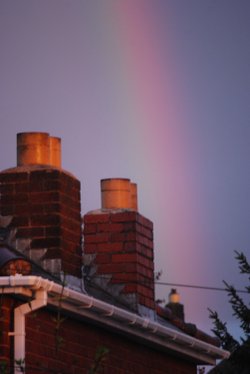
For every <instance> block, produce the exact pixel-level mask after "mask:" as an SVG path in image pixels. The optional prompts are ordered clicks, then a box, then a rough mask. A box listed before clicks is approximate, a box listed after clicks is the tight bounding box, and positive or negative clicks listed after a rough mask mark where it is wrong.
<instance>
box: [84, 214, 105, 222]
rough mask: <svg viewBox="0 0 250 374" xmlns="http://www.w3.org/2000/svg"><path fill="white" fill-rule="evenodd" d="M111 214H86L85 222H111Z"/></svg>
mask: <svg viewBox="0 0 250 374" xmlns="http://www.w3.org/2000/svg"><path fill="white" fill-rule="evenodd" d="M109 219H110V215H109V214H108V213H104V214H85V216H84V217H83V221H84V223H85V224H88V223H100V222H109Z"/></svg>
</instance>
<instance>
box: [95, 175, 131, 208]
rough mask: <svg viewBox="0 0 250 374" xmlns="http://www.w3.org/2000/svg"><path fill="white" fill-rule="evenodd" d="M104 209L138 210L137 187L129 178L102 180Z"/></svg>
mask: <svg viewBox="0 0 250 374" xmlns="http://www.w3.org/2000/svg"><path fill="white" fill-rule="evenodd" d="M101 201H102V209H132V210H137V185H136V184H135V183H131V182H130V179H127V178H109V179H102V180H101Z"/></svg>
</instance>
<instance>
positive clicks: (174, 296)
mask: <svg viewBox="0 0 250 374" xmlns="http://www.w3.org/2000/svg"><path fill="white" fill-rule="evenodd" d="M168 300H169V302H170V303H174V304H177V303H179V302H180V295H179V294H178V292H177V291H176V289H175V288H172V290H171V292H170V294H169V296H168Z"/></svg>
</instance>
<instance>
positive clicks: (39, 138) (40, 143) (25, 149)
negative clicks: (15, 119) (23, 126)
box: [17, 132, 61, 168]
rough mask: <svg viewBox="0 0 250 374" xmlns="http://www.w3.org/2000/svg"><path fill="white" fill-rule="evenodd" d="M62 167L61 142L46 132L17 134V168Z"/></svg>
mask: <svg viewBox="0 0 250 374" xmlns="http://www.w3.org/2000/svg"><path fill="white" fill-rule="evenodd" d="M27 165H48V166H53V167H57V168H60V167H61V140H60V139H59V138H55V137H51V136H50V135H49V134H48V133H46V132H23V133H19V134H17V166H27Z"/></svg>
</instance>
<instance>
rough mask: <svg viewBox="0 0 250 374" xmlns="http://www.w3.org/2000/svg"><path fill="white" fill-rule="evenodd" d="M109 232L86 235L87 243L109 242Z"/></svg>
mask: <svg viewBox="0 0 250 374" xmlns="http://www.w3.org/2000/svg"><path fill="white" fill-rule="evenodd" d="M108 240H109V233H97V234H96V235H85V238H84V241H85V243H107V242H108Z"/></svg>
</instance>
